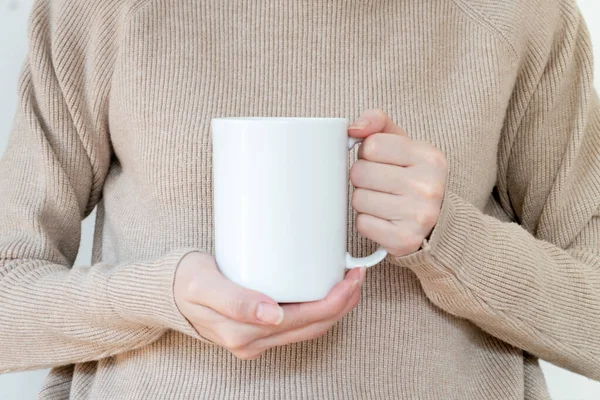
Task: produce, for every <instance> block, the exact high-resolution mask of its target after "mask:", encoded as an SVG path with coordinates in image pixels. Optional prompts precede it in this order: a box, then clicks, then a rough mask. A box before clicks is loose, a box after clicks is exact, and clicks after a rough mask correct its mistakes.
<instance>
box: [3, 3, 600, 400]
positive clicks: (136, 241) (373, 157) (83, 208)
mask: <svg viewBox="0 0 600 400" xmlns="http://www.w3.org/2000/svg"><path fill="white" fill-rule="evenodd" d="M591 53H592V52H591V48H590V41H589V37H588V34H587V32H586V28H585V25H584V23H583V20H582V18H581V16H580V14H579V12H578V10H577V8H576V6H575V4H574V1H573V0H539V1H536V2H532V1H519V0H511V1H503V2H497V1H492V0H483V1H471V0H443V1H435V2H433V1H431V2H430V1H383V0H381V1H347V0H346V1H337V0H331V1H303V2H300V1H286V2H283V1H274V0H268V1H261V2H251V1H244V0H231V1H223V0H207V1H183V0H182V1H175V0H173V1H166V0H165V1H159V0H129V1H110V0H99V1H97V2H91V3H90V2H88V1H85V0H69V1H66V0H65V1H60V0H53V1H51V0H38V1H37V2H36V4H35V6H34V9H33V12H32V16H31V21H30V54H29V57H28V59H27V61H26V63H25V66H24V69H23V71H22V75H21V84H20V88H19V95H20V106H19V110H18V113H17V116H16V120H15V123H14V129H13V132H12V136H11V141H10V144H9V147H8V149H7V151H6V154H5V156H4V158H3V159H2V163H1V164H0V198H1V204H2V207H1V208H0V221H1V222H0V260H1V261H0V271H1V273H0V293H1V295H0V299H1V300H0V301H1V303H0V304H1V307H2V310H3V312H2V313H0V333H1V334H0V348H2V351H1V352H0V365H1V367H0V368H1V371H2V372H7V371H16V370H24V369H32V368H41V367H53V368H54V369H53V370H52V372H51V373H50V375H49V377H48V379H47V381H46V383H45V385H44V387H43V389H42V391H41V393H40V398H41V399H63V398H72V399H116V398H119V399H224V398H235V399H250V398H265V399H283V398H289V399H292V398H318V399H350V398H355V399H392V398H394V399H467V398H472V399H503V400H506V399H547V398H548V393H547V390H546V386H545V383H544V379H543V376H542V373H541V371H540V368H539V364H538V358H543V359H546V360H549V361H551V362H554V363H556V364H558V365H560V366H563V367H565V368H569V369H571V370H573V371H576V372H579V373H581V374H584V375H587V376H589V377H591V378H594V379H600V333H599V332H600V245H599V240H600V218H599V210H600V209H599V206H600V106H599V104H598V99H597V97H596V95H595V93H594V91H593V88H592V61H591ZM365 110H368V111H365ZM382 110H383V111H382ZM217 116H314V117H339V116H341V117H349V118H353V119H354V120H355V122H354V123H353V125H352V126H351V127H350V129H349V133H350V134H351V135H352V136H355V137H363V138H366V140H365V141H364V143H363V145H362V147H361V149H360V151H359V158H360V160H359V161H357V162H356V163H354V165H353V167H352V169H351V175H350V176H351V181H352V183H353V185H354V186H355V187H356V190H355V191H354V194H353V196H352V199H351V201H352V205H353V208H354V209H355V211H356V220H355V222H354V219H353V218H351V219H350V220H351V221H353V222H352V223H351V225H352V226H350V229H349V232H354V229H353V228H354V224H356V228H357V229H358V232H360V234H362V236H359V235H358V234H354V233H351V234H350V236H349V238H348V239H349V248H350V250H351V252H352V253H353V254H354V255H356V256H360V255H366V254H368V253H370V252H372V250H373V249H374V248H375V246H376V243H380V244H381V245H383V246H384V247H385V248H386V249H387V250H388V251H389V253H390V256H389V257H388V259H387V260H386V261H385V262H384V263H382V264H381V265H379V266H378V267H375V268H373V269H371V270H370V271H369V272H368V273H367V274H366V276H365V271H364V270H363V271H353V272H350V273H348V274H347V276H346V279H345V280H344V281H343V282H342V283H340V284H339V285H338V286H336V287H335V288H334V289H333V290H332V292H331V293H330V295H329V296H328V297H327V298H326V299H324V300H322V301H320V302H315V303H307V304H296V305H282V306H280V305H277V304H276V303H275V302H274V301H273V300H271V299H270V298H268V297H266V296H263V295H261V294H260V293H256V292H252V291H249V290H245V289H243V288H240V287H238V286H236V285H234V284H233V283H231V282H229V281H227V280H226V279H225V278H224V277H223V276H222V275H220V273H219V271H218V269H217V266H216V264H215V262H214V260H213V259H212V257H211V254H212V253H213V230H212V189H211V185H210V182H211V178H212V175H211V154H210V131H209V121H210V119H211V118H212V117H217ZM306 162H307V163H309V162H311V160H310V157H309V156H307V159H306ZM95 207H98V219H97V224H96V226H97V228H96V235H95V247H94V249H95V251H94V260H93V265H92V266H90V267H83V268H79V267H78V268H72V264H73V262H74V259H75V256H76V254H77V250H78V245H79V235H80V221H81V220H82V219H83V218H85V216H86V215H88V214H89V213H90V212H91V210H92V209H94V208H95ZM291 212H293V210H291ZM361 296H362V299H360V297H361ZM359 300H360V301H359Z"/></svg>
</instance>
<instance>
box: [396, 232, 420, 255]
mask: <svg viewBox="0 0 600 400" xmlns="http://www.w3.org/2000/svg"><path fill="white" fill-rule="evenodd" d="M422 241H423V239H422V238H421V237H419V236H418V235H405V234H398V235H397V237H396V245H395V246H393V247H392V248H390V249H388V251H389V252H390V254H392V255H394V256H396V257H398V256H404V255H407V254H410V253H414V252H415V251H417V250H418V249H419V248H420V247H421V244H422Z"/></svg>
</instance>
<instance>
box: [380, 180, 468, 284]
mask: <svg viewBox="0 0 600 400" xmlns="http://www.w3.org/2000/svg"><path fill="white" fill-rule="evenodd" d="M460 204H461V203H460V199H459V198H458V197H457V196H456V195H455V194H453V193H450V192H448V191H447V192H446V194H445V195H444V200H443V202H442V208H441V211H440V216H439V217H438V222H437V224H436V226H435V227H434V229H433V231H432V232H431V235H430V236H429V240H425V241H424V242H423V245H422V247H421V250H419V251H417V252H415V253H412V254H408V255H406V256H401V257H394V256H389V257H390V261H391V262H392V263H394V264H396V265H398V266H401V267H406V268H409V269H411V270H412V271H413V272H414V273H415V274H416V275H417V276H418V277H419V278H421V279H436V278H443V277H444V276H446V275H447V274H448V273H449V272H451V271H449V270H448V269H446V268H444V267H442V265H447V264H445V263H440V262H436V261H437V260H445V259H452V260H456V259H460V257H461V254H462V253H463V251H464V249H465V246H466V244H467V243H469V238H470V235H471V232H472V229H471V226H470V222H469V210H468V209H465V208H462V207H461V206H460Z"/></svg>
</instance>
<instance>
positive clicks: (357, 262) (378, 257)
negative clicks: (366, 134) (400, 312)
mask: <svg viewBox="0 0 600 400" xmlns="http://www.w3.org/2000/svg"><path fill="white" fill-rule="evenodd" d="M360 142H362V139H357V138H352V137H349V138H348V150H352V149H353V148H354V146H356V145H357V144H358V143H360ZM387 254H388V252H387V250H386V249H384V248H383V247H381V246H380V247H379V248H378V249H377V250H376V251H375V253H373V254H371V255H370V256H367V257H362V258H357V257H352V256H351V255H350V253H348V252H346V268H347V269H352V268H360V267H372V266H374V265H376V264H379V263H380V262H381V261H382V260H383V259H384V258H385V257H386V256H387Z"/></svg>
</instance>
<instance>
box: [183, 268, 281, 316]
mask: <svg viewBox="0 0 600 400" xmlns="http://www.w3.org/2000/svg"><path fill="white" fill-rule="evenodd" d="M205 265H206V264H205ZM189 293H190V296H189V298H188V299H187V300H188V301H190V302H192V303H195V304H199V305H203V306H205V307H208V308H211V309H213V310H214V311H216V312H218V313H220V314H222V315H224V316H226V317H228V318H230V319H233V320H236V321H240V322H248V323H254V324H268V325H279V324H280V323H281V322H282V321H283V309H282V308H281V307H280V306H279V304H277V302H276V301H275V300H273V299H272V298H270V297H268V296H266V295H264V294H262V293H259V292H257V291H254V290H250V289H246V288H243V287H241V286H239V285H237V284H235V283H233V282H232V281H230V280H229V279H227V278H225V277H224V276H223V275H222V274H221V272H220V271H219V270H218V268H217V266H216V263H214V262H213V263H212V265H211V264H208V266H206V267H204V268H203V273H202V274H199V277H198V278H196V279H194V280H193V281H192V282H190V289H189Z"/></svg>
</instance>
